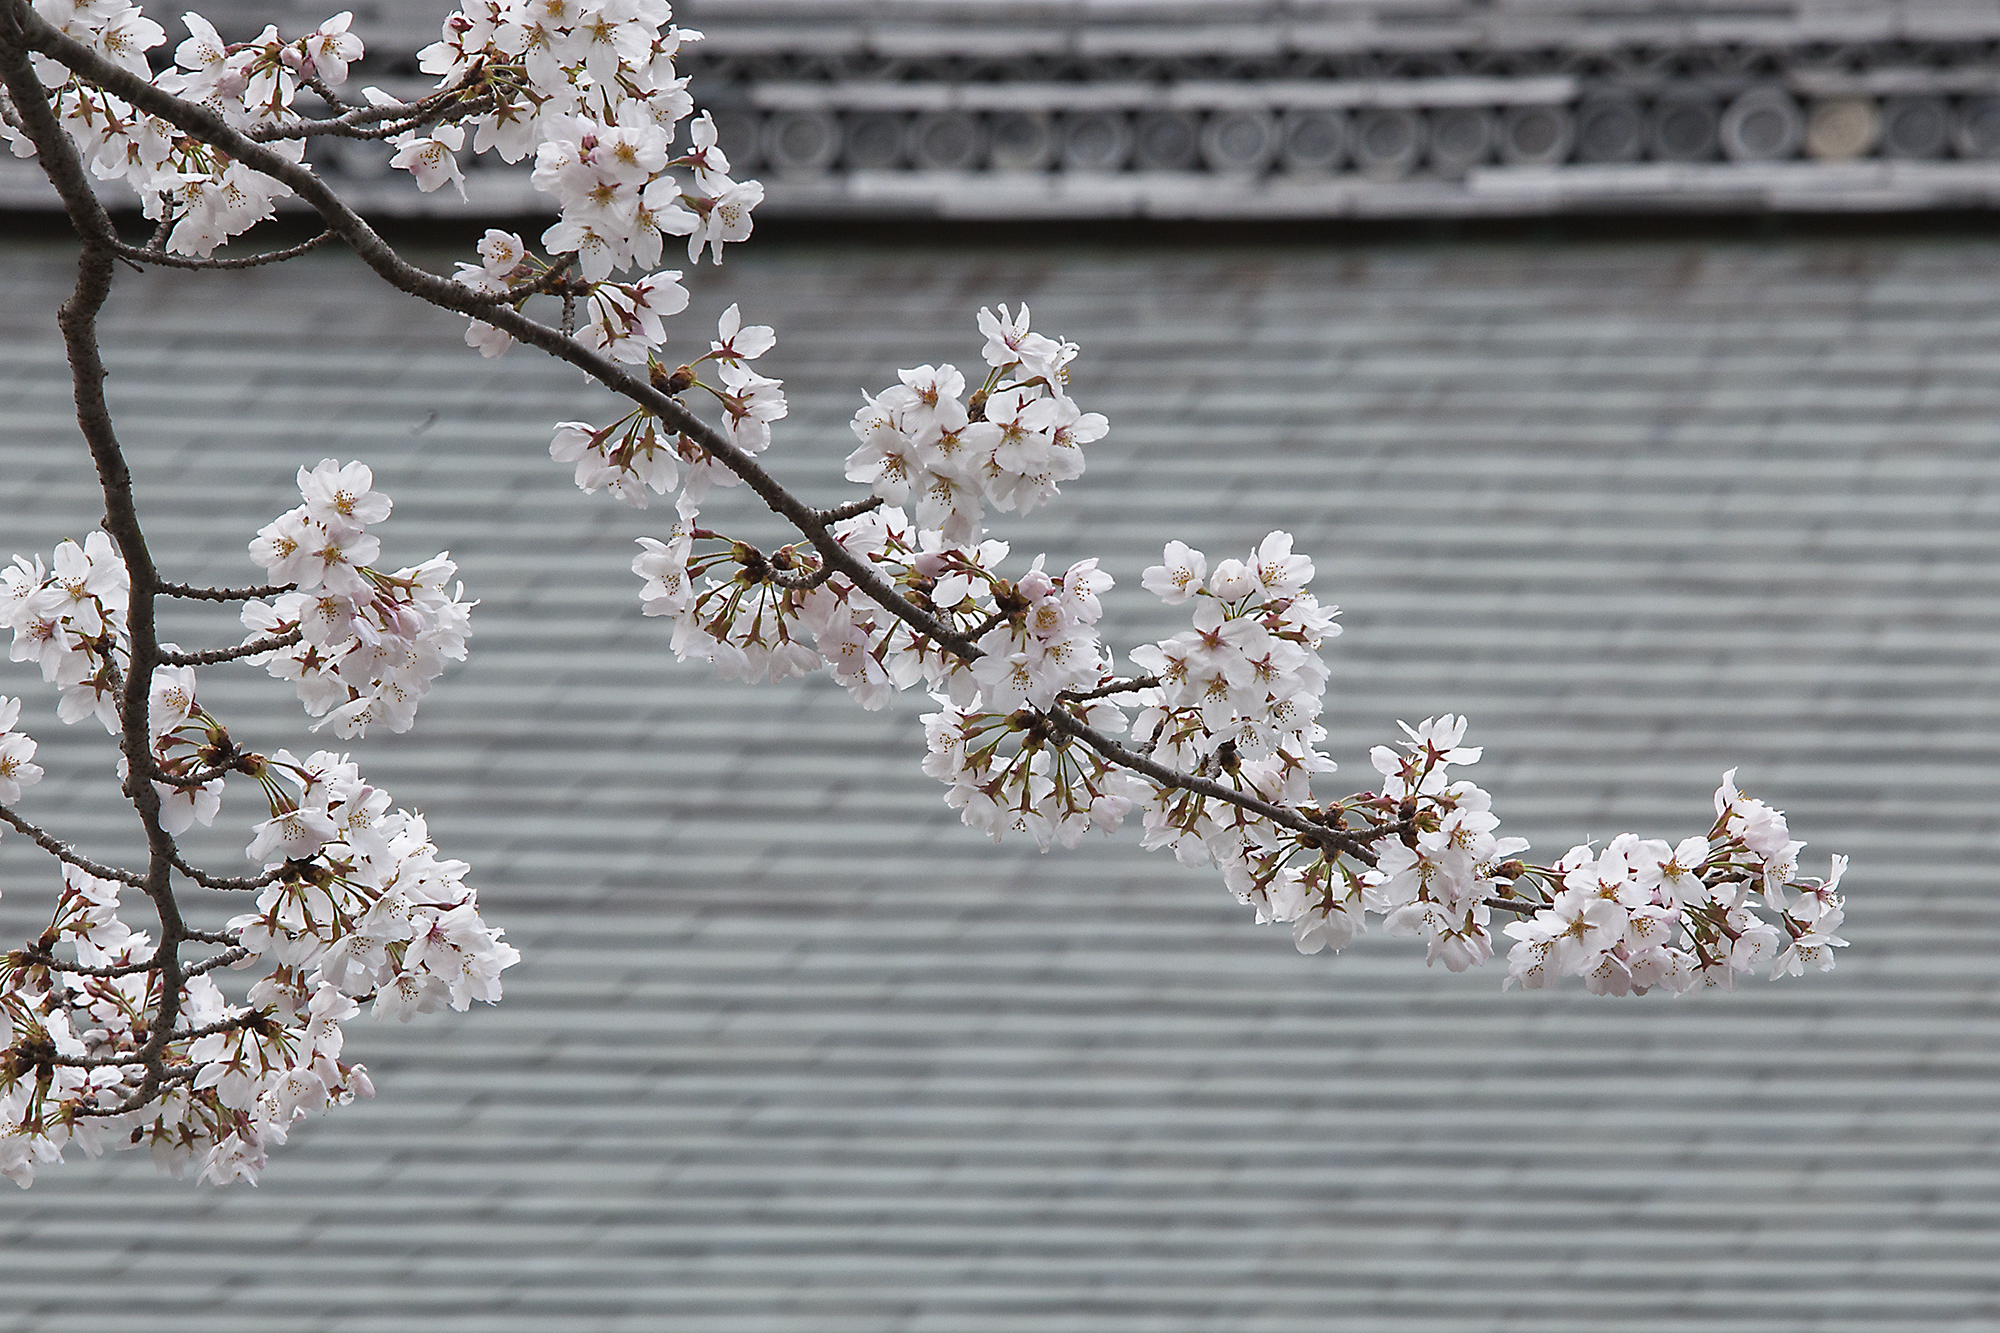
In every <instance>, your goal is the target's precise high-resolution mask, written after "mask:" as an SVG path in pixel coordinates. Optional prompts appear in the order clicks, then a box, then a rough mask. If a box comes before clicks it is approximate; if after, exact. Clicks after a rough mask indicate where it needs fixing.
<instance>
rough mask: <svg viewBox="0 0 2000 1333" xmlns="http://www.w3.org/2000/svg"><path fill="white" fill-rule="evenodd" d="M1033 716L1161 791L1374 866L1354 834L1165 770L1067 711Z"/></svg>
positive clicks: (1370, 853)
mask: <svg viewBox="0 0 2000 1333" xmlns="http://www.w3.org/2000/svg"><path fill="white" fill-rule="evenodd" d="M1036 716H1037V717H1040V718H1042V719H1043V720H1044V721H1046V722H1047V723H1048V724H1049V725H1050V726H1052V727H1054V728H1055V729H1056V730H1058V731H1061V732H1063V733H1065V734H1067V735H1069V736H1072V737H1074V738H1075V739H1077V740H1080V741H1082V742H1083V743H1084V744H1085V745H1088V746H1089V747H1090V748H1091V749H1093V750H1095V751H1097V753H1099V754H1101V755H1103V756H1104V757H1105V758H1106V759H1109V760H1110V761H1111V762H1113V763H1115V764H1117V765H1118V766H1119V767H1121V768H1129V769H1131V770H1132V771H1133V772H1134V773H1139V774H1142V775H1144V776H1145V777H1148V778H1150V779H1152V780H1153V781H1154V782H1155V783H1157V784H1158V785H1160V786H1162V787H1172V788H1176V789H1178V790H1180V791H1187V792H1193V793H1194V794H1195V795H1197V796H1207V797H1210V798H1212V799H1214V800H1218V801H1227V802H1228V803H1229V804H1231V805H1235V806H1241V807H1242V808H1243V809H1245V810H1249V811H1251V812H1252V813H1254V814H1260V815H1262V816H1264V817H1265V818H1266V819H1268V820H1270V821H1271V822H1272V823H1274V824H1277V825H1278V826H1280V827H1281V828H1288V829H1290V830H1291V831H1292V832H1294V833H1298V834H1302V835H1304V837H1305V838H1306V839H1307V840H1308V841H1310V842H1311V843H1312V844H1313V845H1314V846H1316V847H1320V848H1322V849H1324V850H1326V851H1331V852H1345V853H1347V854H1348V855H1349V856H1352V857H1353V858H1354V859H1355V860H1357V861H1361V862H1363V863H1364V864H1367V865H1370V866H1372V865H1374V864H1375V861H1376V856H1375V853H1374V851H1373V850H1371V849H1370V848H1369V846H1368V844H1367V842H1365V841H1363V840H1362V839H1360V838H1358V837H1356V836H1354V835H1353V834H1350V833H1344V832H1340V831H1337V830H1334V829H1330V828H1328V827H1326V826H1325V825H1324V824H1316V823H1314V822H1312V821H1311V820H1309V819H1307V818H1306V817H1305V816H1304V815H1301V814H1300V813H1299V812H1298V811H1296V810H1293V809H1292V808H1290V807H1289V806H1283V805H1276V804H1273V803H1272V802H1270V801H1267V800H1265V799H1263V798H1262V797H1260V796H1252V795H1250V794H1249V793H1247V792H1241V791H1238V790H1237V789H1236V788H1234V787H1225V786H1223V785H1222V784H1221V783H1220V782H1217V781H1215V780H1214V779H1213V778H1202V777H1196V776H1194V775H1193V774H1191V773H1183V772H1181V771H1180V770H1179V769H1174V768H1168V767H1167V766H1166V765H1165V764H1162V763H1158V762H1156V761H1154V760H1152V759H1148V758H1147V757H1146V756H1144V755H1142V754H1140V753H1138V752H1137V751H1135V750H1131V749H1128V748H1127V747H1125V746H1123V745H1120V744H1119V743H1118V742H1117V741H1114V740H1112V739H1111V738H1110V737H1109V736H1106V735H1104V734H1103V733H1102V732H1100V731H1097V730H1096V729H1095V728H1093V727H1090V726H1087V725H1085V724H1084V723H1082V722H1080V721H1078V720H1077V719H1076V718H1074V717H1072V716H1071V715H1070V713H1069V712H1068V710H1066V709H1062V708H1051V709H1048V710H1046V711H1041V712H1037V713H1036Z"/></svg>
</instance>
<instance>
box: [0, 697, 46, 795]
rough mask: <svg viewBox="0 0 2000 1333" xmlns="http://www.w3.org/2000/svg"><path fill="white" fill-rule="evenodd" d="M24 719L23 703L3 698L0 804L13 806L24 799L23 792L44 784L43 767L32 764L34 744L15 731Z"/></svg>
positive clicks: (0, 723) (0, 710) (31, 740)
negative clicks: (38, 783) (38, 784)
mask: <svg viewBox="0 0 2000 1333" xmlns="http://www.w3.org/2000/svg"><path fill="white" fill-rule="evenodd" d="M20 716H21V701H20V700H19V699H9V698H6V697H4V696H0V803H5V804H8V805H12V804H13V803H14V802H16V801H18V800H20V799H21V789H22V788H23V787H32V786H34V785H35V784H36V783H37V782H40V781H41V780H42V770H41V767H40V766H39V765H37V764H35V763H32V762H30V761H32V760H33V759H34V757H35V748H36V747H35V741H34V738H33V737H31V736H27V735H24V734H23V733H21V732H18V731H15V730H14V723H15V722H16V721H18V720H19V719H20Z"/></svg>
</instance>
